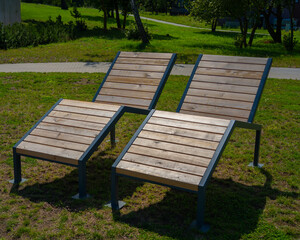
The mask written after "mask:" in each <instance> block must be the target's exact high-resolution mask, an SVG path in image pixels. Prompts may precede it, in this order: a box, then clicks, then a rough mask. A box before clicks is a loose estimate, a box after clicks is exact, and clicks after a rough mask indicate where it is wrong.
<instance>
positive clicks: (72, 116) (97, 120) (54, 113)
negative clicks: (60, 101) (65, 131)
mask: <svg viewBox="0 0 300 240" xmlns="http://www.w3.org/2000/svg"><path fill="white" fill-rule="evenodd" d="M48 116H51V117H58V118H66V119H71V120H79V121H84V122H92V123H102V124H107V123H108V121H109V120H110V118H108V117H95V116H89V115H84V114H77V113H68V112H59V111H54V110H53V111H51V112H50V113H49V114H48Z"/></svg>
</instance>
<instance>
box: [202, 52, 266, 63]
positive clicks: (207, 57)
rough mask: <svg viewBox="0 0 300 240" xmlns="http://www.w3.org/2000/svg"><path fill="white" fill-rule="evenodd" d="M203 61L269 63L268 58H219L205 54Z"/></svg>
mask: <svg viewBox="0 0 300 240" xmlns="http://www.w3.org/2000/svg"><path fill="white" fill-rule="evenodd" d="M201 61H215V62H232V63H249V64H263V65H265V64H266V63H267V61H268V59H267V58H257V57H240V56H219V55H209V54H204V55H203V56H202V58H201Z"/></svg>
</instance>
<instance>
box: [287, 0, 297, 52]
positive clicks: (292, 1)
mask: <svg viewBox="0 0 300 240" xmlns="http://www.w3.org/2000/svg"><path fill="white" fill-rule="evenodd" d="M285 5H286V6H287V9H288V11H289V14H290V26H291V37H290V44H289V46H290V51H293V49H294V46H295V44H296V42H297V41H296V40H295V39H294V12H295V0H285Z"/></svg>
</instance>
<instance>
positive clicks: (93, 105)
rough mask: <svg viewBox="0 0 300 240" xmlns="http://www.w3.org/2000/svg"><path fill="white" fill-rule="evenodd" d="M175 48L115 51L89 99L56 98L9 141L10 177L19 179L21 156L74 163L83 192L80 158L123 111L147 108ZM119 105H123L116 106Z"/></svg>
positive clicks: (160, 85)
mask: <svg viewBox="0 0 300 240" xmlns="http://www.w3.org/2000/svg"><path fill="white" fill-rule="evenodd" d="M175 59H176V54H171V53H131V52H118V54H117V56H116V58H115V59H114V61H113V63H112V65H111V67H110V69H109V70H108V72H107V74H106V76H105V78H104V80H103V82H102V83H101V85H100V87H99V89H98V91H97V93H96V94H95V97H94V99H93V102H83V101H74V100H67V99H60V100H59V101H58V102H57V103H56V104H55V105H54V106H53V107H52V108H51V109H50V110H49V111H48V112H47V113H46V114H45V115H44V116H43V117H42V118H41V119H40V120H39V121H38V122H37V123H36V124H35V126H34V127H33V128H31V129H30V130H29V131H28V132H27V133H26V134H25V135H24V137H23V138H22V139H21V140H20V141H19V142H18V143H17V144H15V146H14V147H13V159H14V180H11V181H10V182H12V183H14V184H19V183H20V182H22V181H23V180H24V179H22V177H21V160H20V157H21V156H28V157H33V158H37V159H41V160H46V161H52V162H56V163H61V164H66V165H71V166H74V167H78V171H79V194H77V195H75V196H74V198H80V199H84V198H86V197H88V194H87V193H86V161H87V160H88V159H89V157H90V156H91V155H92V154H93V152H94V151H95V150H96V148H97V147H98V146H99V144H100V143H101V142H102V141H103V140H104V138H105V137H106V136H107V135H108V133H109V132H110V133H111V144H112V145H114V144H115V124H116V123H117V121H118V120H119V119H120V117H121V116H122V115H123V114H124V112H132V113H143V114H148V113H149V110H150V109H153V108H154V107H155V105H156V103H157V100H158V98H159V96H160V94H161V91H162V89H163V87H164V85H165V82H166V80H167V78H168V76H169V74H170V72H171V69H172V67H173V65H174V62H175ZM122 105H125V106H122Z"/></svg>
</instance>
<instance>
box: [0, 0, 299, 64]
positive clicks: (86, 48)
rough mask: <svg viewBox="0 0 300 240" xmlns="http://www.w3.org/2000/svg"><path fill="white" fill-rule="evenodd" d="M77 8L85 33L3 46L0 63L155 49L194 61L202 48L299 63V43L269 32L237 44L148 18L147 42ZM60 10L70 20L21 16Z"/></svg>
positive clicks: (29, 7)
mask: <svg viewBox="0 0 300 240" xmlns="http://www.w3.org/2000/svg"><path fill="white" fill-rule="evenodd" d="M79 11H80V12H81V13H82V15H83V18H84V19H85V20H86V22H87V24H88V27H89V29H88V31H87V32H86V33H84V34H83V35H82V37H81V38H79V39H77V40H74V41H70V42H66V43H55V44H49V45H41V46H38V47H28V48H20V49H9V50H7V51H4V50H0V63H18V62H65V61H68V62H72V61H112V60H113V58H114V56H115V55H116V53H117V51H151V52H174V53H177V54H178V58H177V63H191V64H194V63H195V61H196V58H197V56H198V54H199V53H204V54H218V55H239V56H255V57H272V58H273V59H274V62H273V66H277V67H278V66H280V67H299V66H300V44H298V46H297V47H296V49H295V51H294V52H293V53H289V52H287V51H286V50H285V49H284V47H283V45H281V44H273V43H270V37H268V36H262V35H257V36H256V38H255V40H254V45H253V47H251V48H247V49H240V48H236V47H235V46H234V37H235V36H236V33H226V32H216V33H212V32H210V31H208V30H199V29H190V28H182V27H176V26H170V25H166V24H159V23H155V22H152V21H144V23H146V24H147V25H148V27H149V30H150V32H151V34H152V36H153V39H152V40H151V44H150V45H147V46H145V45H143V44H141V42H140V41H134V40H128V39H127V38H126V37H125V33H124V31H122V30H118V29H116V28H115V27H116V24H115V20H114V19H109V23H108V26H109V30H108V31H103V29H102V27H103V26H102V24H103V18H102V15H101V14H102V13H99V12H98V10H95V9H86V8H80V9H79ZM59 14H60V15H61V16H62V20H63V21H65V22H68V21H70V20H71V19H72V18H71V16H70V13H69V11H65V10H61V9H60V8H57V7H53V6H45V5H36V4H29V3H22V19H23V21H29V19H35V20H39V21H45V20H47V19H48V16H51V17H52V19H53V20H55V18H56V17H57V16H58V15H59ZM128 19H129V21H128V24H129V23H131V22H133V18H132V17H128ZM167 20H168V19H167Z"/></svg>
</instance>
